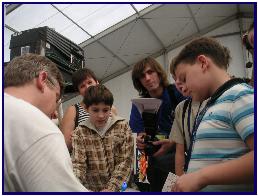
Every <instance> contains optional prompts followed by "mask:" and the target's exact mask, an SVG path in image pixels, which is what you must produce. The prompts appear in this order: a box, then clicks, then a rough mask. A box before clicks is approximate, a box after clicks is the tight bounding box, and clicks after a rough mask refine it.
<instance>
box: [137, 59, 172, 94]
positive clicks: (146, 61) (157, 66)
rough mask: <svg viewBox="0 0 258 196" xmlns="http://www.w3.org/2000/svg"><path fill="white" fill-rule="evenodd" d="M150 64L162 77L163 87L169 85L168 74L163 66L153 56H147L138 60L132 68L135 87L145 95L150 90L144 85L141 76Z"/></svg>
mask: <svg viewBox="0 0 258 196" xmlns="http://www.w3.org/2000/svg"><path fill="white" fill-rule="evenodd" d="M148 65H149V66H150V67H151V68H152V69H153V70H154V71H156V72H157V73H158V75H159V77H160V83H161V85H162V86H163V87H167V86H168V85H169V82H168V79H167V74H166V72H165V70H164V69H163V68H162V66H161V65H160V64H159V63H158V62H157V61H156V60H155V59H154V58H152V57H147V58H145V59H143V60H141V61H139V62H137V63H136V64H135V65H134V67H133V70H132V80H133V85H134V88H135V89H136V90H137V91H138V92H139V94H140V95H142V96H144V95H147V94H148V91H147V90H146V89H145V88H144V86H143V85H142V83H141V81H140V78H141V77H142V75H143V71H144V69H145V68H146V66H148Z"/></svg>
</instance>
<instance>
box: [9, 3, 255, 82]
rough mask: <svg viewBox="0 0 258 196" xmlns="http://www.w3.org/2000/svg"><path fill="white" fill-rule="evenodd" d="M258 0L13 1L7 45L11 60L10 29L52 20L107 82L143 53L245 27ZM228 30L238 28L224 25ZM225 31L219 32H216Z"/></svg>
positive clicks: (161, 51)
mask: <svg viewBox="0 0 258 196" xmlns="http://www.w3.org/2000/svg"><path fill="white" fill-rule="evenodd" d="M254 6H256V4H250V3H249V4H244V3H242V4H231V3H230V4H229V3H228V4H205V3H190V4H185V3H182V4H153V5H150V4H31V3H30V4H20V5H18V4H9V5H6V17H5V31H4V47H5V55H4V56H5V61H9V59H8V58H9V55H10V54H9V53H10V51H9V49H8V48H9V43H10V38H11V34H12V33H14V32H20V31H23V30H27V29H31V28H36V27H41V26H49V27H51V28H54V29H55V30H56V31H57V32H58V33H60V34H62V35H64V36H65V37H67V38H69V39H71V40H72V41H73V42H75V43H76V44H79V45H80V46H81V47H82V48H83V50H84V52H85V61H86V66H87V67H88V68H90V69H92V70H93V71H94V72H95V73H96V75H97V77H98V78H99V79H100V80H102V81H103V82H105V81H108V80H110V79H112V78H114V77H116V76H118V75H120V74H122V73H124V72H126V71H128V70H130V69H131V67H132V65H134V63H136V62H137V61H139V60H140V59H142V58H144V57H146V56H149V55H152V56H153V57H157V56H159V55H161V54H164V53H166V52H169V51H171V50H173V49H174V48H176V47H178V46H180V45H182V44H185V43H186V42H188V41H190V40H191V39H192V38H193V37H195V36H200V35H204V34H207V33H209V32H210V31H212V30H214V29H216V28H218V27H221V26H223V25H225V24H227V23H230V22H232V21H234V20H238V21H239V24H240V29H241V30H242V31H245V30H246V29H247V28H248V26H249V25H250V23H251V22H252V21H253V13H254ZM225 34H239V35H241V32H239V31H236V30H234V29H226V30H225ZM212 36H221V35H216V34H214V35H212Z"/></svg>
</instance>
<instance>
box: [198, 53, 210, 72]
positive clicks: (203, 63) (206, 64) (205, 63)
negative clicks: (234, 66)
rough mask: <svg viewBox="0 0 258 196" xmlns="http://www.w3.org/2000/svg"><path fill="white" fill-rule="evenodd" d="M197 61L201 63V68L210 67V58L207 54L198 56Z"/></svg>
mask: <svg viewBox="0 0 258 196" xmlns="http://www.w3.org/2000/svg"><path fill="white" fill-rule="evenodd" d="M197 61H198V62H199V63H200V65H201V69H202V70H203V71H205V70H207V69H208V67H209V60H208V58H207V56H205V55H203V54H201V55H199V56H197Z"/></svg>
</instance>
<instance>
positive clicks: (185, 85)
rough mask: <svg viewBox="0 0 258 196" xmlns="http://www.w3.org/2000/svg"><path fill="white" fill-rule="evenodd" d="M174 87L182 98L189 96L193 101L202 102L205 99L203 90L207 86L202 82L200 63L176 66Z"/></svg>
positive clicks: (202, 74) (202, 75)
mask: <svg viewBox="0 0 258 196" xmlns="http://www.w3.org/2000/svg"><path fill="white" fill-rule="evenodd" d="M174 79H175V82H176V87H177V88H178V90H179V91H180V92H181V93H182V94H183V95H184V96H190V97H191V98H192V99H193V100H194V101H203V100H205V99H207V98H208V97H209V96H207V95H206V94H207V93H206V92H207V90H205V89H206V88H207V84H206V83H205V82H204V81H205V80H203V79H204V72H203V69H202V65H201V63H198V62H196V63H194V64H193V65H191V64H189V63H180V64H178V66H177V68H176V71H175V76H174Z"/></svg>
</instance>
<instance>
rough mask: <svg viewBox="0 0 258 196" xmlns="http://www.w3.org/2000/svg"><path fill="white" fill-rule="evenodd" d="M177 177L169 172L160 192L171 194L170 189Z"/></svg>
mask: <svg viewBox="0 0 258 196" xmlns="http://www.w3.org/2000/svg"><path fill="white" fill-rule="evenodd" d="M178 177H179V176H177V175H175V174H173V173H171V172H169V174H168V177H167V179H166V181H165V183H164V186H163V188H162V192H171V190H172V187H173V186H174V185H175V183H176V181H177V179H178Z"/></svg>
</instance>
